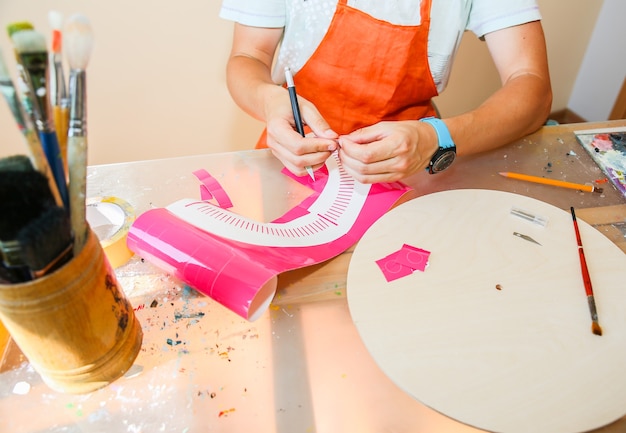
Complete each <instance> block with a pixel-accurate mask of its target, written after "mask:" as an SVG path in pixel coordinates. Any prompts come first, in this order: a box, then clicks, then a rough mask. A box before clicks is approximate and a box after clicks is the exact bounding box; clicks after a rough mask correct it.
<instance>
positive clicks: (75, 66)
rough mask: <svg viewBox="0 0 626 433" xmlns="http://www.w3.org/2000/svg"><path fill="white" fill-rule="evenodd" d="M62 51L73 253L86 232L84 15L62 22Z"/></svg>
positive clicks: (88, 35)
mask: <svg viewBox="0 0 626 433" xmlns="http://www.w3.org/2000/svg"><path fill="white" fill-rule="evenodd" d="M65 42H66V43H65V53H66V56H67V60H68V63H69V65H70V82H69V88H70V121H69V128H68V139H67V158H68V168H69V178H70V182H69V195H70V215H71V221H72V229H73V232H74V255H77V254H78V253H79V252H80V250H81V249H82V248H83V246H84V245H85V241H86V239H87V234H88V225H87V219H86V194H87V149H88V146H87V83H86V76H87V74H86V68H87V64H88V63H89V57H90V55H91V51H92V48H93V32H92V30H91V25H90V23H89V20H88V19H87V17H85V16H84V15H81V14H74V15H72V16H71V17H69V18H68V20H67V23H66V24H65Z"/></svg>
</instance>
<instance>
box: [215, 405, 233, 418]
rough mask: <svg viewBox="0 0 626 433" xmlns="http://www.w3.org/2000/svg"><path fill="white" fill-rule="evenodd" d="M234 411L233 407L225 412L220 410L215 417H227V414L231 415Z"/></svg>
mask: <svg viewBox="0 0 626 433" xmlns="http://www.w3.org/2000/svg"><path fill="white" fill-rule="evenodd" d="M235 410H236V409H235V408H234V407H231V408H230V409H226V410H221V411H220V413H219V414H218V415H217V416H218V417H220V418H221V417H223V416H228V414H229V413H233V412H234V411H235Z"/></svg>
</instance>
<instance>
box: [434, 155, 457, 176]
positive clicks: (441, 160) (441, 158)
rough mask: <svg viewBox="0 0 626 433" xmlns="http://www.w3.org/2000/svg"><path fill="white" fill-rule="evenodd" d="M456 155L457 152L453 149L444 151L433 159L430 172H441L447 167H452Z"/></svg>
mask: <svg viewBox="0 0 626 433" xmlns="http://www.w3.org/2000/svg"><path fill="white" fill-rule="evenodd" d="M455 157H456V152H454V151H453V150H447V151H444V152H443V153H441V154H440V155H438V156H437V158H436V159H435V161H433V164H432V166H431V167H430V172H431V173H439V172H440V171H444V170H445V169H446V168H448V167H450V165H451V164H452V162H453V161H454V158H455Z"/></svg>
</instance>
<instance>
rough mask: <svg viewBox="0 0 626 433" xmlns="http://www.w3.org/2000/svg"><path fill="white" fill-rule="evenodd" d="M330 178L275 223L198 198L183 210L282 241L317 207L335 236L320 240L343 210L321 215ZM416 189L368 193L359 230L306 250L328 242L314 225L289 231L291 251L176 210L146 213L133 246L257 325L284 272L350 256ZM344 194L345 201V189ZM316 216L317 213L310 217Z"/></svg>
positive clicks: (381, 188)
mask: <svg viewBox="0 0 626 433" xmlns="http://www.w3.org/2000/svg"><path fill="white" fill-rule="evenodd" d="M320 171H321V173H320ZM201 174H202V173H201ZM322 174H323V170H318V172H317V173H316V178H317V179H318V180H317V181H316V183H314V184H312V186H313V189H314V193H313V194H312V196H311V197H308V198H307V199H305V200H304V201H303V202H302V203H301V204H300V205H299V206H296V207H295V208H294V209H292V210H291V211H289V212H287V213H286V214H285V215H283V217H281V218H278V219H277V220H275V221H274V222H273V223H271V224H262V223H257V224H254V223H251V222H250V221H246V220H244V219H243V218H237V216H236V215H235V214H232V213H231V214H228V212H230V211H226V210H220V209H217V208H212V207H211V205H210V204H209V203H206V202H197V201H191V203H190V204H189V205H184V206H183V205H181V206H182V207H183V210H185V209H187V206H191V207H193V209H192V210H191V211H190V212H194V216H196V217H197V216H198V215H199V216H200V218H204V214H203V213H201V211H200V210H196V208H202V211H207V215H206V219H212V218H213V217H212V216H211V215H209V213H212V215H215V214H217V213H219V216H216V217H214V219H215V220H216V224H227V223H228V221H229V219H230V220H232V226H228V228H230V229H238V230H239V231H241V230H243V227H242V225H243V224H253V225H254V226H255V228H254V229H253V230H254V234H255V235H257V236H260V235H261V233H260V231H261V230H262V231H263V233H262V235H264V236H282V235H277V234H276V233H280V231H281V227H282V226H285V227H288V224H292V223H293V222H298V221H299V220H298V217H301V216H302V215H307V214H309V209H310V208H312V209H317V210H316V214H315V215H318V212H320V213H319V215H320V217H323V219H321V220H320V221H321V222H322V223H324V224H327V232H324V231H323V228H321V230H322V232H320V235H325V236H327V235H328V231H331V230H332V229H335V228H336V225H334V224H337V221H339V219H338V220H337V221H333V212H335V211H336V209H335V206H330V207H327V208H328V209H327V211H328V212H326V213H323V214H322V213H321V211H320V210H319V209H322V208H324V207H323V206H321V205H323V203H321V204H320V203H318V201H319V200H316V199H318V198H319V197H320V193H322V192H323V189H324V188H323V187H324V185H325V184H326V182H327V181H328V179H327V178H326V177H325V176H323V175H322ZM342 176H343V172H342ZM204 178H205V179H206V176H205V177H204ZM341 179H342V182H344V181H345V180H346V178H345V177H341ZM350 181H352V180H350ZM352 182H354V181H352ZM327 186H328V185H327ZM408 190H409V188H408V187H407V186H406V185H404V184H401V183H394V184H375V185H372V186H371V187H369V190H368V193H367V196H366V197H362V198H361V199H360V200H363V203H362V208H361V209H360V212H358V214H357V216H356V220H355V221H353V223H352V224H351V226H350V227H349V228H346V230H345V231H343V232H341V234H340V235H338V236H336V237H334V238H332V239H330V240H329V241H327V242H323V243H319V244H314V245H304V246H298V245H299V244H298V242H300V241H301V239H309V238H310V239H320V236H319V235H318V234H316V233H315V232H312V231H311V229H310V227H313V226H311V225H310V226H308V227H309V228H307V226H306V225H303V226H302V227H301V228H297V229H285V233H284V235H285V238H284V239H286V240H287V241H289V242H293V244H289V246H271V245H262V244H258V243H257V244H254V243H250V242H251V241H246V240H245V239H244V240H242V239H239V240H234V239H233V238H228V237H225V236H219V235H217V234H215V233H214V232H211V231H209V230H207V229H204V230H203V229H200V228H199V227H198V226H197V225H194V224H191V223H189V222H186V221H184V220H182V219H181V218H180V215H175V214H174V213H173V212H174V211H173V210H168V209H152V210H149V211H147V212H144V213H143V214H142V215H140V216H139V217H138V218H137V219H136V220H135V222H134V223H133V225H132V226H131V228H130V230H129V233H128V238H127V243H128V247H129V248H130V249H131V250H132V251H133V252H135V253H137V254H138V255H140V256H141V257H144V258H145V259H146V260H148V261H150V262H152V263H154V264H155V265H156V266H159V267H160V268H162V269H163V270H165V271H166V272H169V273H171V274H173V275H175V276H176V277H177V278H179V279H181V280H182V281H184V282H185V283H187V284H189V285H190V286H191V287H193V288H195V289H196V290H198V291H200V292H202V293H204V294H206V295H208V296H210V297H211V298H213V299H214V300H216V301H217V302H219V303H221V304H222V305H224V306H225V307H227V308H229V309H230V310H232V311H233V312H235V313H236V314H238V315H240V316H241V317H243V318H246V319H248V320H255V319H257V318H258V317H259V316H260V315H261V314H262V313H263V312H264V311H265V310H266V308H267V307H268V306H269V303H270V302H271V300H272V298H273V296H274V294H275V291H276V283H277V276H278V275H279V274H280V273H282V272H286V271H290V270H293V269H298V268H302V267H305V266H310V265H314V264H316V263H320V262H322V261H325V260H328V259H330V258H332V257H334V256H336V255H338V254H340V253H341V252H343V251H345V250H346V249H348V248H349V247H350V246H352V245H354V244H355V243H356V242H357V241H358V240H359V239H360V238H361V236H363V234H364V233H365V231H366V230H367V229H368V228H369V227H370V226H371V225H372V224H373V223H374V222H375V221H376V220H377V219H378V218H380V217H381V216H382V215H383V214H384V213H385V212H386V211H387V210H388V209H389V208H391V206H393V204H394V203H395V202H396V201H397V200H398V199H399V198H400V197H401V196H402V195H404V194H405V193H406V192H407V191H408ZM212 192H213V193H214V190H212ZM339 192H340V196H341V193H343V192H342V190H341V188H339ZM357 195H358V194H357ZM175 204H176V203H175ZM339 204H341V202H340V203H339ZM173 205H174V204H173ZM173 205H172V206H173ZM170 207H171V206H169V207H168V208H170ZM324 209H326V208H324ZM308 216H314V215H313V213H310V215H308ZM338 218H339V217H338ZM292 226H295V224H292ZM244 235H245V233H244ZM251 237H252V236H251ZM307 237H308V238H307ZM255 239H256V238H255Z"/></svg>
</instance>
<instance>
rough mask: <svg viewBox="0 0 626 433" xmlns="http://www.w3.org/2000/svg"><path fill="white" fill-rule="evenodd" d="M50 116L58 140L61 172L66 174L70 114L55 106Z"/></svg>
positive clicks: (64, 109)
mask: <svg viewBox="0 0 626 433" xmlns="http://www.w3.org/2000/svg"><path fill="white" fill-rule="evenodd" d="M52 114H53V115H54V129H55V130H56V132H57V139H58V140H59V150H60V151H61V158H62V159H63V171H64V172H65V173H67V172H68V167H67V128H68V123H69V114H70V113H69V110H68V109H67V108H63V107H61V106H59V105H56V106H54V107H52Z"/></svg>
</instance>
